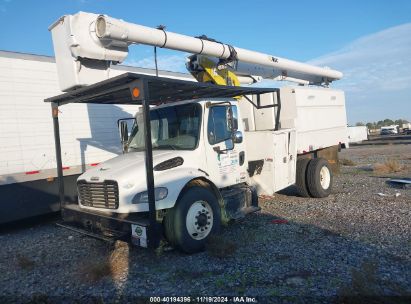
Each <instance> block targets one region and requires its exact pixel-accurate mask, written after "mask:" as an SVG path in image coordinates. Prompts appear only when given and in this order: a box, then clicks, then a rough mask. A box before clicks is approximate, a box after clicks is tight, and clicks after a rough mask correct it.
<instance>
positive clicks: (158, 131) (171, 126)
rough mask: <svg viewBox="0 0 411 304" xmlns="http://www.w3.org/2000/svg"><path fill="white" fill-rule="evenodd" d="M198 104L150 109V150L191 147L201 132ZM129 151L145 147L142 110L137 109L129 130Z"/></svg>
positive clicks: (195, 145)
mask: <svg viewBox="0 0 411 304" xmlns="http://www.w3.org/2000/svg"><path fill="white" fill-rule="evenodd" d="M200 112H201V107H200V105H199V104H184V105H179V106H174V107H166V108H161V109H156V110H151V111H150V121H151V140H152V146H153V150H155V149H164V150H194V149H195V148H196V147H197V143H198V138H199V134H200ZM128 149H129V151H142V150H144V122H143V114H142V113H138V114H137V116H136V122H135V123H134V125H133V128H132V130H131V135H130V140H129V144H128Z"/></svg>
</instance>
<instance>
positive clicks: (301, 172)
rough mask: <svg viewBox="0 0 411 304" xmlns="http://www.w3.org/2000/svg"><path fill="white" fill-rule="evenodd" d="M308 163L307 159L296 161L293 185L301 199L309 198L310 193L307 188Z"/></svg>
mask: <svg viewBox="0 0 411 304" xmlns="http://www.w3.org/2000/svg"><path fill="white" fill-rule="evenodd" d="M309 162H310V159H309V158H299V159H297V169H296V176H295V179H296V181H295V185H296V187H297V193H298V195H299V196H301V197H310V193H309V192H308V188H307V166H308V163H309Z"/></svg>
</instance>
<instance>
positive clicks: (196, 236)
mask: <svg viewBox="0 0 411 304" xmlns="http://www.w3.org/2000/svg"><path fill="white" fill-rule="evenodd" d="M220 223H221V212H220V206H219V204H218V200H217V198H216V197H215V195H214V194H213V193H212V192H210V191H209V190H208V189H206V188H203V187H198V186H194V187H191V188H189V189H188V190H187V191H186V192H185V193H184V194H183V195H182V196H181V198H180V199H179V200H178V202H177V203H176V205H175V206H174V207H173V208H172V209H170V210H169V211H168V212H167V215H166V217H165V219H164V228H165V235H166V238H167V240H168V241H169V242H170V243H171V245H173V246H175V247H177V248H178V249H180V250H182V251H184V252H186V253H194V252H198V251H202V250H203V249H204V246H205V244H206V242H207V240H208V239H209V237H210V235H212V234H215V233H217V232H218V231H219V230H220Z"/></svg>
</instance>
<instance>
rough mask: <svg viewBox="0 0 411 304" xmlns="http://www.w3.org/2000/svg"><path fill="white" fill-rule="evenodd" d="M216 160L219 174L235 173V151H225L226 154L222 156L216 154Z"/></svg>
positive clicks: (236, 159)
mask: <svg viewBox="0 0 411 304" xmlns="http://www.w3.org/2000/svg"><path fill="white" fill-rule="evenodd" d="M217 160H218V162H217V164H218V168H219V173H220V174H230V173H234V172H236V170H237V167H238V152H237V151H235V150H233V151H227V153H224V154H218V156H217Z"/></svg>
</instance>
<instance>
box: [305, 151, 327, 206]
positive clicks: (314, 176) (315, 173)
mask: <svg viewBox="0 0 411 304" xmlns="http://www.w3.org/2000/svg"><path fill="white" fill-rule="evenodd" d="M332 182H333V175H332V171H331V169H330V166H329V164H328V161H327V160H325V159H324V158H314V159H312V160H310V162H309V163H308V167H307V186H308V191H309V192H310V194H311V196H312V197H318V198H320V197H327V196H328V195H330V193H331V188H332Z"/></svg>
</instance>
